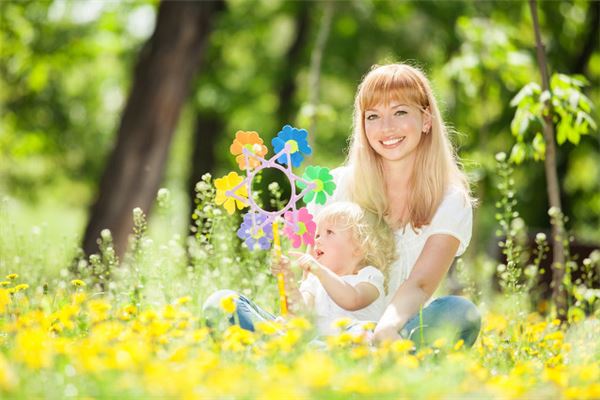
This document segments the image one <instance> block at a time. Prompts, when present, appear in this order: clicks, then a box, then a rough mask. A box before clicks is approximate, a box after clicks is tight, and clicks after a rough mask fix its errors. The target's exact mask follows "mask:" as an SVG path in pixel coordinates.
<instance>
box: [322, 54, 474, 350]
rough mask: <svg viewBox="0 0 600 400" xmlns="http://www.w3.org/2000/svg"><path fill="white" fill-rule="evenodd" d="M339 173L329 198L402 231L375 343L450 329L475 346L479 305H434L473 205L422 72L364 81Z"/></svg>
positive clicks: (382, 70)
mask: <svg viewBox="0 0 600 400" xmlns="http://www.w3.org/2000/svg"><path fill="white" fill-rule="evenodd" d="M333 175H334V178H335V181H336V184H337V187H338V188H337V190H336V193H335V196H334V197H333V198H332V199H331V200H330V201H339V200H348V201H353V202H356V203H358V204H359V205H360V206H361V207H362V208H364V209H366V210H369V211H371V212H373V213H375V214H376V215H378V216H380V217H381V218H384V219H385V220H386V221H387V222H388V223H389V225H390V226H391V227H392V228H393V229H394V231H395V236H396V246H397V254H398V257H397V259H396V261H395V262H394V263H393V264H392V266H391V267H390V274H389V276H390V279H389V284H388V286H389V295H388V297H387V301H388V306H387V308H386V310H385V312H384V314H383V316H382V317H381V319H380V320H379V322H378V323H377V326H376V328H375V334H374V338H375V340H376V341H382V340H387V339H390V340H393V339H398V338H400V337H405V338H410V339H412V340H413V341H415V342H416V343H417V345H419V344H420V342H422V341H429V340H433V339H434V338H435V337H436V336H437V335H440V332H441V331H444V333H443V334H444V335H446V336H447V338H448V339H449V340H452V341H455V340H456V341H457V340H460V339H463V340H464V343H465V345H467V346H470V345H472V344H473V343H474V341H475V339H476V338H477V335H478V333H479V329H480V315H479V312H478V310H477V308H476V307H475V305H473V304H472V303H471V302H470V301H468V300H467V299H465V298H462V297H456V296H447V297H442V298H438V299H436V300H434V301H433V302H431V303H430V304H428V300H429V299H430V298H431V296H432V295H433V293H434V291H435V290H436V289H437V288H438V286H439V284H440V282H441V281H442V279H443V278H444V276H445V274H446V273H447V271H448V269H449V268H450V266H451V264H452V262H453V260H454V258H455V257H457V256H459V255H461V254H462V253H463V252H464V251H465V249H466V248H467V246H468V244H469V241H470V239H471V226H472V203H473V200H472V199H471V196H470V191H469V186H468V182H467V179H466V177H465V175H464V173H463V172H462V171H461V169H460V168H459V165H458V160H457V158H456V155H455V152H454V149H453V147H452V144H451V143H450V140H449V139H448V131H447V129H446V127H445V125H444V122H443V120H442V117H441V114H440V111H439V109H438V106H437V104H436V100H435V97H434V95H433V93H432V90H431V87H430V84H429V81H428V79H427V78H426V76H425V75H424V73H423V72H422V71H420V70H419V69H417V68H415V67H412V66H409V65H406V64H389V65H382V66H374V67H373V68H372V69H371V71H370V72H368V73H367V74H366V75H365V77H364V78H363V81H362V82H361V83H360V85H359V86H358V90H357V94H356V98H355V103H354V130H353V134H352V138H351V142H350V150H349V154H348V158H347V161H346V164H345V166H343V167H340V168H338V169H335V170H334V171H333ZM312 211H313V213H315V212H318V210H312ZM383 250H385V249H382V251H383ZM420 310H422V312H420Z"/></svg>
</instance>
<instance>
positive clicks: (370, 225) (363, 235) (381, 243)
mask: <svg viewBox="0 0 600 400" xmlns="http://www.w3.org/2000/svg"><path fill="white" fill-rule="evenodd" d="M324 221H327V222H331V223H332V224H334V225H335V226H336V227H338V229H341V230H346V229H349V230H350V231H351V232H352V239H353V240H354V242H355V244H357V245H358V247H359V248H360V249H361V251H362V254H363V258H362V260H361V261H360V264H359V265H360V267H361V268H362V267H366V266H367V265H372V266H374V267H375V268H377V269H379V270H380V271H381V272H383V274H384V276H385V278H386V279H385V288H386V291H387V282H388V270H389V267H390V265H391V264H392V262H393V261H394V260H395V258H396V241H395V238H394V232H393V231H392V229H391V227H390V226H389V225H388V224H387V223H386V222H385V220H384V219H383V218H380V217H378V216H377V215H376V214H374V213H372V212H370V211H367V210H364V209H363V208H361V207H360V206H359V205H358V204H356V203H352V202H349V201H336V202H333V203H330V204H328V205H327V206H325V207H324V208H323V209H322V210H321V211H319V214H318V215H317V216H316V218H315V222H316V223H317V224H320V223H322V222H324Z"/></svg>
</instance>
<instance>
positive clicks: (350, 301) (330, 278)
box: [290, 252, 379, 311]
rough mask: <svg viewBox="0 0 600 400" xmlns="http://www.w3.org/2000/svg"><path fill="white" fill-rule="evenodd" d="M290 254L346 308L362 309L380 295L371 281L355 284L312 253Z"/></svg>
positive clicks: (336, 301) (333, 298)
mask: <svg viewBox="0 0 600 400" xmlns="http://www.w3.org/2000/svg"><path fill="white" fill-rule="evenodd" d="M290 254H293V255H295V256H297V257H298V263H299V264H300V266H301V267H302V269H303V270H305V271H307V272H310V273H312V274H314V275H315V276H316V277H317V278H318V279H319V281H320V282H321V284H322V285H323V288H324V289H325V291H326V292H327V294H328V295H329V297H331V299H332V300H333V301H334V302H335V304H337V305H338V306H340V307H341V308H343V309H344V310H348V311H356V310H360V309H361V308H365V307H366V306H368V305H369V304H371V303H373V302H374V301H375V300H377V298H378V297H379V290H378V289H377V288H376V287H375V286H374V285H373V284H371V283H367V282H361V283H359V284H358V285H356V286H353V285H351V284H350V283H348V282H346V281H345V280H343V279H342V278H341V277H340V276H339V275H337V274H336V273H334V272H333V271H331V270H330V269H329V268H326V267H324V266H323V265H321V264H320V263H319V262H318V261H317V260H315V259H314V258H313V257H312V256H311V255H309V254H303V253H296V252H291V253H290Z"/></svg>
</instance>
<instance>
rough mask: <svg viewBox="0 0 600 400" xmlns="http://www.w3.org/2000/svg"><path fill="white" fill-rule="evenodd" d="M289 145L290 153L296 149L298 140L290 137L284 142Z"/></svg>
mask: <svg viewBox="0 0 600 400" xmlns="http://www.w3.org/2000/svg"><path fill="white" fill-rule="evenodd" d="M286 143H287V144H288V145H289V146H290V154H291V153H295V152H297V151H298V142H296V141H295V140H293V139H290V140H288V141H287V142H286Z"/></svg>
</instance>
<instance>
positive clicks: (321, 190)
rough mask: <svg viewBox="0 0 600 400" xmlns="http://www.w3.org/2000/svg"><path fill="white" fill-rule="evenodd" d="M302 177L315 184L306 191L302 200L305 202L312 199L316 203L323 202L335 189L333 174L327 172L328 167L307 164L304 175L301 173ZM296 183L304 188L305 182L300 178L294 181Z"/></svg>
mask: <svg viewBox="0 0 600 400" xmlns="http://www.w3.org/2000/svg"><path fill="white" fill-rule="evenodd" d="M302 179H304V180H305V181H308V182H312V183H314V184H315V185H316V186H315V188H314V189H312V190H309V191H307V192H306V194H305V195H304V197H303V200H304V203H306V204H308V203H310V202H311V201H313V200H314V201H315V203H317V204H325V201H326V200H327V196H331V195H332V194H333V191H334V190H335V182H333V176H331V174H330V173H329V169H328V168H324V167H319V166H313V165H311V166H308V167H306V171H304V175H302ZM296 185H297V186H298V187H299V188H300V189H304V188H306V184H305V183H304V182H303V181H300V180H297V181H296Z"/></svg>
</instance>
